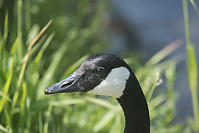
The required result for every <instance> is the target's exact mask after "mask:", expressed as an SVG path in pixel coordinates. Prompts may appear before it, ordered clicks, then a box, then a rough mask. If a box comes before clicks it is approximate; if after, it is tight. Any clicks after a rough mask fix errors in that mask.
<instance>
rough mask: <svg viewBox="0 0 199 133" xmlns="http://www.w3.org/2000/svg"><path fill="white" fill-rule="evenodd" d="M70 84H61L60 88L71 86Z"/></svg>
mask: <svg viewBox="0 0 199 133" xmlns="http://www.w3.org/2000/svg"><path fill="white" fill-rule="evenodd" d="M72 83H73V81H70V82H68V83H65V84H62V85H61V86H60V88H64V87H67V86H69V85H71V84H72Z"/></svg>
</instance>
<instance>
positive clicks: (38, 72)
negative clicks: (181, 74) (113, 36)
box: [0, 0, 199, 133]
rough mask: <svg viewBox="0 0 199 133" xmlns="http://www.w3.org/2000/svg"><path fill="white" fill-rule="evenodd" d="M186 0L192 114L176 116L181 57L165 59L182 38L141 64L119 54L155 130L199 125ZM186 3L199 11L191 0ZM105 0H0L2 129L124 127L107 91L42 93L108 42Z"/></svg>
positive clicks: (173, 132)
mask: <svg viewBox="0 0 199 133" xmlns="http://www.w3.org/2000/svg"><path fill="white" fill-rule="evenodd" d="M187 2H188V1H187V0H183V1H182V4H183V9H184V18H185V33H186V40H187V42H186V43H187V70H188V74H189V77H188V78H189V85H190V91H191V92H192V99H193V105H194V106H193V110H194V116H193V118H190V119H189V120H187V121H186V122H183V123H175V122H174V121H173V120H174V118H175V115H176V113H177V112H176V109H175V108H176V100H177V98H178V95H177V94H176V93H175V92H174V83H175V77H176V72H175V71H176V65H177V63H178V62H179V61H181V58H180V57H179V56H177V57H173V58H169V59H167V60H164V59H165V58H166V57H167V56H168V55H169V54H171V53H172V52H173V51H174V50H176V49H178V47H179V46H180V45H181V44H182V42H181V41H180V40H177V41H174V42H172V43H171V44H170V45H168V46H167V47H166V48H164V49H162V50H161V51H160V52H158V53H157V54H155V55H154V56H153V57H151V59H150V60H148V61H147V62H146V63H142V62H140V60H139V57H135V56H134V55H133V54H132V52H129V54H125V55H124V56H123V57H124V59H125V60H126V62H127V63H128V64H130V66H131V67H132V68H133V70H134V71H135V74H136V75H137V78H138V80H139V81H140V84H141V86H142V88H143V91H144V93H145V95H146V98H147V101H148V104H149V109H150V117H151V132H152V133H192V132H195V133H198V132H199V115H198V114H199V112H198V99H197V89H198V86H197V65H196V64H197V63H196V57H195V53H194V51H195V50H194V47H193V45H192V43H191V39H190V31H189V18H188V7H187ZM191 3H192V5H193V7H194V8H195V9H196V11H197V7H196V6H195V4H194V1H191ZM106 4H107V2H105V1H97V0H94V1H89V0H84V1H82V0H75V1H72V0H61V1H59V2H55V1H53V0H49V1H40V0H35V1H31V0H17V1H14V2H13V1H6V0H4V1H0V19H1V21H0V26H1V27H0V32H1V33H0V132H8V133H17V132H19V133H21V132H23V133H26V132H27V133H29V132H30V133H31V132H32V133H35V132H39V133H59V132H60V133H63V132H65V133H78V132H80V133H122V132H123V129H124V118H123V113H122V110H121V108H120V106H119V105H118V103H117V102H116V100H114V99H112V98H109V97H101V96H93V95H90V94H80V93H74V94H60V95H56V96H46V95H44V89H45V88H46V87H48V86H49V85H51V84H53V83H55V82H57V81H59V80H61V79H63V78H64V77H66V76H67V75H69V74H70V73H72V72H73V70H74V69H76V68H77V67H78V66H79V65H80V64H81V62H82V61H84V59H85V58H86V57H88V55H90V54H93V53H97V52H102V51H104V50H105V49H106V47H108V45H109V40H108V38H107V37H106V34H107V33H105V32H104V30H103V25H102V24H103V22H102V21H103V20H102V16H103V14H104V13H105V11H106V10H107V7H106V6H105V5H106ZM11 7H13V8H11ZM58 7H59V8H58ZM50 20H53V21H50ZM48 22H49V23H48ZM47 23H48V24H47ZM46 24H47V25H46ZM43 27H44V28H43ZM162 82H163V83H164V85H161V84H162Z"/></svg>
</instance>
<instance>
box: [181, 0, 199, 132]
mask: <svg viewBox="0 0 199 133" xmlns="http://www.w3.org/2000/svg"><path fill="white" fill-rule="evenodd" d="M183 11H184V26H185V36H186V45H187V47H186V48H187V71H188V81H189V87H190V89H191V94H192V102H193V113H194V120H195V121H194V130H195V132H199V106H198V90H197V87H198V85H197V81H198V71H197V70H198V69H197V62H196V54H195V48H194V45H193V44H192V43H191V36H190V25H189V12H188V2H187V0H183Z"/></svg>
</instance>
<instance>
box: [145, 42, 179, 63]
mask: <svg viewBox="0 0 199 133" xmlns="http://www.w3.org/2000/svg"><path fill="white" fill-rule="evenodd" d="M182 43H183V41H182V39H178V40H176V41H174V42H172V43H171V44H169V45H168V46H166V47H165V48H163V49H162V50H161V51H159V52H158V53H156V54H155V55H154V56H152V57H151V59H150V60H149V61H148V62H147V63H146V65H155V64H157V63H159V62H160V61H161V60H163V59H164V58H165V57H167V56H168V55H170V54H171V53H172V52H173V51H175V50H176V49H177V48H179V47H180V46H181V45H182Z"/></svg>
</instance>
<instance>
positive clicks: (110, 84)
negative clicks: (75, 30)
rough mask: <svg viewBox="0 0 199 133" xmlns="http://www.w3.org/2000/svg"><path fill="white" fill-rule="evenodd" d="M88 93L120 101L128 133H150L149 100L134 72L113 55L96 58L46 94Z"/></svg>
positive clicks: (89, 60)
mask: <svg viewBox="0 0 199 133" xmlns="http://www.w3.org/2000/svg"><path fill="white" fill-rule="evenodd" d="M69 92H87V93H93V94H97V95H104V96H112V97H114V98H116V99H117V101H118V102H119V104H120V105H121V107H122V109H123V112H124V115H125V121H126V125H125V131H124V133H150V119H149V111H148V106H147V102H146V99H145V97H144V94H143V92H142V89H141V87H140V85H139V82H138V80H137V79H136V77H135V75H134V73H133V71H132V70H131V69H130V67H129V66H128V65H127V63H125V61H124V60H123V59H122V58H120V57H119V56H117V55H113V54H95V55H92V56H90V57H89V58H87V59H86V60H85V61H84V62H83V63H82V65H81V66H80V67H79V68H78V69H77V70H76V71H74V72H73V73H72V74H71V75H70V76H68V77H67V78H65V79H64V80H62V81H60V82H58V83H56V84H54V85H52V86H50V87H48V88H46V90H45V94H53V93H69Z"/></svg>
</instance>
